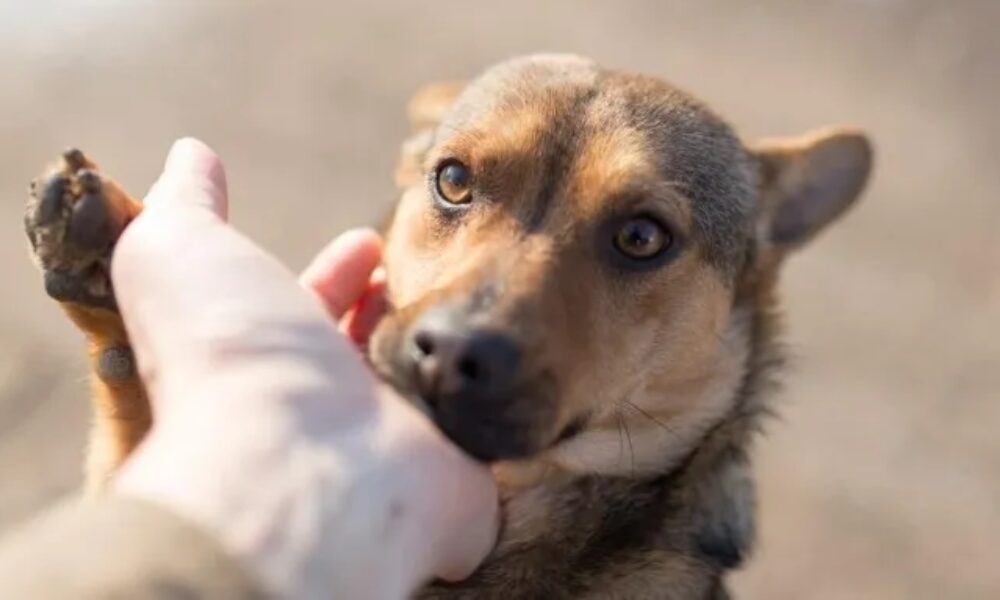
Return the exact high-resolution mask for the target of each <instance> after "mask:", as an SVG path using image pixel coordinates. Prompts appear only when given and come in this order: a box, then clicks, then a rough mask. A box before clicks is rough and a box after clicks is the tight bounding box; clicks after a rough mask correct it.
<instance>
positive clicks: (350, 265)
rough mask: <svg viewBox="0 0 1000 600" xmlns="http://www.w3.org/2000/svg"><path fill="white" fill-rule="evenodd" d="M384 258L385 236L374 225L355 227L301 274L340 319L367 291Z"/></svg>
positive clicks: (302, 278) (304, 282) (301, 277)
mask: <svg viewBox="0 0 1000 600" xmlns="http://www.w3.org/2000/svg"><path fill="white" fill-rule="evenodd" d="M381 261H382V239H381V238H380V237H379V235H378V234H377V233H375V232H374V231H372V230H371V229H352V230H349V231H346V232H344V233H342V234H340V235H339V236H337V238H336V239H334V240H333V241H332V242H331V243H330V244H329V245H327V247H326V248H324V249H323V250H321V251H320V253H319V254H318V255H317V256H316V258H315V259H313V261H312V263H310V265H309V266H308V267H306V268H305V270H304V271H303V272H302V275H300V276H299V283H301V284H302V285H303V286H305V287H306V288H309V289H311V290H313V291H314V292H316V294H317V295H318V296H319V298H320V300H321V301H322V302H323V305H324V306H325V307H326V310H327V312H329V313H330V315H331V316H332V317H333V318H334V320H340V319H341V318H342V317H343V316H344V315H345V314H346V313H347V311H348V310H350V309H351V307H353V306H354V305H355V304H356V303H357V302H358V300H360V299H361V297H362V296H363V295H364V294H365V291H366V290H367V289H368V287H369V279H370V278H371V275H372V272H373V271H374V270H375V268H376V267H378V265H379V263H380V262H381Z"/></svg>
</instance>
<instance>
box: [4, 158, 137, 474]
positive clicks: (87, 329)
mask: <svg viewBox="0 0 1000 600" xmlns="http://www.w3.org/2000/svg"><path fill="white" fill-rule="evenodd" d="M140 210H142V205H141V204H140V203H139V202H138V201H136V200H134V199H133V198H132V197H130V196H129V195H128V194H127V193H126V192H125V191H124V190H122V188H121V187H120V186H119V185H118V184H117V183H115V182H114V181H112V180H111V179H109V178H107V177H105V176H103V175H102V174H101V173H100V172H99V171H98V169H97V165H95V164H94V163H93V162H91V161H90V159H89V158H87V157H86V156H84V154H83V153H82V152H80V151H79V150H67V151H66V152H64V153H63V155H62V157H61V158H60V159H59V161H58V162H57V163H56V164H54V165H53V166H52V167H50V168H49V169H48V170H47V171H46V172H45V174H44V175H43V176H42V177H40V178H38V179H36V180H35V181H34V182H32V184H31V197H30V199H29V201H28V205H27V210H26V213H25V217H24V224H25V230H26V232H27V234H28V239H29V241H30V242H31V250H32V253H33V254H34V256H35V259H36V261H37V263H38V265H39V266H40V267H41V269H42V272H43V275H44V279H45V291H46V292H47V293H48V295H49V296H51V297H52V298H54V299H55V300H56V301H58V302H59V303H60V305H61V306H62V308H63V310H64V311H66V314H67V315H69V318H70V319H72V320H73V322H74V323H75V324H76V326H77V327H79V328H80V330H81V331H82V332H83V334H84V335H85V336H86V338H87V345H88V351H89V355H90V365H91V381H92V387H93V405H94V423H93V427H92V430H91V436H90V448H89V450H88V456H87V465H86V488H87V491H88V492H95V491H97V490H100V489H101V488H102V487H103V486H104V484H105V483H106V482H107V481H108V479H109V477H110V475H111V474H112V473H113V472H114V471H115V469H116V468H117V467H118V466H119V465H120V464H121V462H122V460H123V459H124V458H125V457H126V456H128V454H129V452H131V451H132V449H133V448H135V446H136V445H137V444H138V443H139V441H140V440H141V439H142V437H143V436H144V435H145V433H146V431H147V430H148V429H149V426H150V422H151V415H150V410H149V402H148V400H147V397H146V391H145V389H144V388H143V386H142V382H141V381H140V380H139V377H138V374H137V373H136V369H135V362H134V360H133V357H132V351H131V349H130V347H129V341H128V336H127V335H126V332H125V328H124V326H123V324H122V320H121V316H120V315H119V314H118V310H117V305H116V303H115V297H114V291H113V289H112V286H111V279H110V277H109V268H110V264H111V252H112V250H113V248H114V245H115V242H116V241H117V240H118V237H119V236H120V235H121V232H122V231H123V230H124V228H125V226H126V225H127V224H128V222H129V221H131V220H132V219H133V218H134V217H135V216H136V215H138V214H139V211H140Z"/></svg>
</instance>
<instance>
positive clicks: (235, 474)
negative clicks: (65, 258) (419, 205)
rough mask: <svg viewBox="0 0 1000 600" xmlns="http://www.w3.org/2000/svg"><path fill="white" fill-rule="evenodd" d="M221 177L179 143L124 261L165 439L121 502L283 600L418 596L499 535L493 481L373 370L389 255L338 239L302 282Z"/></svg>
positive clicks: (137, 344) (355, 235) (127, 476)
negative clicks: (185, 532) (214, 551)
mask: <svg viewBox="0 0 1000 600" xmlns="http://www.w3.org/2000/svg"><path fill="white" fill-rule="evenodd" d="M227 202H228V199H227V194H226V184H225V174H224V171H223V167H222V163H221V162H220V160H219V158H218V157H217V156H216V155H215V153H214V152H212V151H211V150H210V149H209V148H208V147H207V146H205V145H204V144H202V143H200V142H197V141H195V140H181V141H179V142H178V143H177V144H175V145H174V148H173V149H172V150H171V153H170V156H169V157H168V159H167V163H166V166H165V168H164V172H163V175H162V176H161V177H160V179H159V181H158V182H157V183H156V185H154V187H153V189H152V190H151V191H150V193H149V195H148V196H147V197H146V200H145V209H144V211H143V212H142V214H141V215H140V216H139V217H138V218H136V219H135V221H134V222H133V223H132V224H131V225H129V227H128V229H127V230H126V231H125V233H124V234H123V235H122V237H121V239H120V241H119V242H118V245H117V248H116V250H115V255H114V261H113V263H112V279H113V282H114V286H115V290H116V295H117V300H118V304H119V307H120V310H121V314H122V317H123V319H124V322H125V325H126V328H127V330H128V333H129V337H130V340H131V343H132V347H133V350H134V352H135V356H136V360H137V363H138V366H139V371H140V374H141V376H142V379H143V381H144V384H145V385H146V388H147V389H148V391H149V395H150V399H151V403H152V408H153V413H154V425H153V428H152V430H151V432H150V434H149V435H148V436H147V438H146V439H145V441H144V442H143V443H142V444H141V446H140V447H139V448H138V450H137V451H136V452H135V453H134V454H133V455H132V456H131V457H130V458H129V460H128V461H127V463H126V464H125V466H124V467H123V469H122V471H121V472H120V474H119V475H118V477H117V479H116V481H115V483H114V491H115V493H118V494H124V495H128V496H133V497H140V498H143V499H147V500H149V501H152V502H155V503H158V504H160V505H162V506H165V507H166V508H168V509H170V510H172V511H174V512H175V513H176V514H178V515H181V516H183V517H187V518H188V519H190V520H191V521H193V522H195V523H197V524H199V525H200V526H201V527H202V528H204V529H205V530H206V531H208V532H210V533H212V534H213V535H215V536H216V537H217V538H218V539H219V541H220V542H221V543H222V544H223V546H224V547H225V548H226V549H228V550H229V552H230V553H231V554H232V555H233V556H235V557H237V559H238V560H240V561H242V563H243V564H244V565H245V566H246V568H247V570H248V571H249V572H251V573H253V574H255V575H257V576H258V577H259V579H260V581H261V583H262V584H263V585H264V587H265V588H266V589H267V590H268V591H269V592H271V593H272V594H274V595H275V596H278V597H286V598H328V597H330V593H331V590H336V595H337V597H338V598H403V597H405V596H407V595H408V594H409V593H410V592H412V591H413V590H415V589H416V588H417V587H418V586H420V584H422V583H424V582H425V581H427V580H428V579H430V578H432V577H434V576H438V577H443V578H446V579H460V578H463V577H465V576H467V575H468V574H469V573H471V571H472V570H474V569H475V567H476V566H477V565H478V564H479V562H480V561H481V560H482V559H483V558H484V557H485V556H486V555H487V554H488V553H489V551H490V550H491V549H492V546H493V544H494V542H495V539H496V531H497V521H498V508H497V500H496V487H495V484H494V482H493V479H492V477H491V476H490V473H489V471H488V470H487V469H486V468H485V467H483V466H481V465H479V464H476V463H474V462H473V461H471V460H470V459H468V458H467V457H466V456H465V455H464V454H463V453H462V452H461V451H460V450H458V449H457V448H455V447H454V446H453V445H451V444H450V443H449V442H448V441H447V440H446V439H445V438H444V437H443V436H442V435H441V434H440V433H439V432H438V430H437V428H436V427H435V426H434V425H433V424H432V423H431V422H430V421H429V420H427V419H426V418H425V417H424V416H423V415H422V414H421V413H419V412H418V411H417V410H415V409H414V408H413V407H411V406H410V405H409V404H407V403H406V402H405V401H403V400H402V399H401V398H400V397H398V396H397V395H396V394H394V393H393V392H392V390H390V389H388V388H386V387H385V386H383V385H381V384H379V383H378V382H376V381H375V379H374V378H373V377H372V376H371V375H370V373H369V371H368V369H367V367H366V366H365V364H364V361H363V359H362V356H361V354H360V353H359V352H358V351H357V349H356V347H354V345H353V344H352V342H351V341H349V340H348V338H347V337H345V335H343V334H342V333H340V331H347V332H348V333H349V334H350V337H351V338H354V340H355V341H361V342H363V341H364V338H365V337H366V335H367V333H368V332H370V330H371V327H372V326H373V324H374V322H375V320H377V317H378V313H379V311H380V310H381V307H380V303H379V301H378V289H379V286H380V283H379V275H378V273H377V269H376V267H377V265H378V264H379V263H380V260H381V254H380V253H381V245H380V240H379V238H378V236H377V235H375V234H374V233H372V232H369V231H353V232H348V233H347V234H344V235H343V236H341V237H340V238H338V239H337V240H335V241H334V242H333V243H332V244H331V245H330V246H329V247H328V248H326V249H325V250H324V251H323V252H321V253H320V254H319V256H318V257H317V258H316V259H315V261H314V262H313V264H312V265H310V266H309V267H308V268H307V269H306V270H305V272H304V273H303V275H302V276H301V277H300V278H299V280H298V281H296V278H295V277H294V276H293V275H292V274H291V273H290V272H289V271H288V270H287V269H286V268H285V267H283V266H282V265H281V264H280V263H279V262H278V261H277V260H275V259H274V258H272V257H271V256H269V255H268V254H267V253H266V252H264V251H263V250H261V249H260V248H258V247H257V246H255V245H254V244H253V243H252V242H250V241H249V240H248V239H247V238H245V237H243V236H242V235H241V234H239V233H238V232H237V231H236V230H235V229H233V228H232V227H230V226H229V225H228V224H227V223H226V221H225V218H226V213H227Z"/></svg>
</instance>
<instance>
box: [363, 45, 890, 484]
mask: <svg viewBox="0 0 1000 600" xmlns="http://www.w3.org/2000/svg"><path fill="white" fill-rule="evenodd" d="M411 117H412V118H413V120H414V122H415V124H416V126H417V133H416V135H415V136H414V138H413V139H411V140H410V141H409V142H407V144H406V146H405V147H404V152H403V160H402V163H401V165H400V167H399V170H398V172H397V179H398V181H399V183H400V185H401V187H402V188H403V190H404V191H403V195H402V199H401V201H400V203H399V205H398V207H397V209H396V212H395V215H394V218H393V221H392V224H391V226H390V228H389V230H388V234H387V246H386V256H385V260H386V267H387V272H388V276H389V279H388V289H389V293H390V300H391V301H392V303H393V305H394V306H395V310H394V312H392V314H390V316H389V317H387V318H386V319H385V320H384V321H383V323H382V324H381V325H380V327H379V330H378V331H377V332H376V335H375V337H374V338H373V342H372V352H373V360H374V362H375V364H376V366H377V368H379V370H380V371H381V372H382V373H384V374H385V375H386V376H387V377H388V378H389V379H390V380H391V381H393V382H394V383H395V385H397V386H398V387H399V388H400V389H401V390H404V391H405V392H408V393H410V394H411V395H413V396H415V397H419V398H420V399H421V400H422V401H423V402H424V403H425V404H426V406H427V407H428V409H429V411H430V413H431V414H432V415H433V417H434V419H435V420H436V422H437V423H438V425H439V426H440V427H441V429H442V430H443V431H444V432H445V433H446V434H447V435H448V436H450V437H451V438H452V439H453V440H454V441H455V442H457V443H458V444H459V445H460V446H461V447H463V448H464V449H465V450H467V451H468V452H469V453H471V454H472V455H474V456H476V457H478V458H480V459H484V460H497V459H514V458H525V457H529V456H535V455H542V454H545V455H548V456H550V457H552V458H553V460H557V461H561V462H563V463H564V464H565V465H568V466H570V467H576V468H580V469H586V470H598V471H602V470H603V471H608V470H614V467H613V466H612V465H611V461H612V458H611V457H612V455H614V456H615V457H616V458H615V459H616V460H619V459H621V457H622V444H623V443H625V442H624V440H623V438H622V436H621V433H622V432H621V429H620V428H621V426H622V424H623V423H625V424H627V423H629V422H638V421H645V422H647V424H649V425H653V424H655V425H656V426H655V427H651V428H649V431H648V434H649V438H648V439H645V438H642V435H644V434H643V431H646V430H645V429H644V428H641V427H640V428H639V431H638V433H636V434H633V433H629V436H630V438H635V437H637V436H638V437H639V438H640V439H629V441H628V443H629V445H630V446H633V448H632V449H631V452H632V458H631V461H630V460H629V458H628V454H629V450H628V449H626V450H625V451H624V464H625V465H626V468H628V464H629V462H631V468H633V469H635V468H637V466H638V467H643V466H649V467H654V466H655V465H653V464H650V465H646V464H645V463H646V462H658V461H661V460H664V459H665V456H664V454H663V453H664V452H667V453H669V448H668V447H672V446H671V445H672V444H676V442H677V440H678V439H679V438H683V437H684V436H686V435H689V434H692V435H693V434H694V433H697V432H698V431H703V430H704V428H705V427H707V426H708V425H709V424H710V423H711V422H712V421H713V420H715V419H718V418H719V417H720V415H722V414H724V413H725V411H726V410H727V408H728V407H729V406H731V403H732V397H733V395H734V394H735V389H736V387H737V386H738V383H739V380H740V378H741V377H742V376H743V372H744V370H745V363H746V358H747V352H749V349H748V348H747V347H746V344H747V340H746V339H745V338H746V334H745V331H744V328H741V326H740V325H739V318H738V315H737V314H736V313H737V312H738V311H737V309H736V307H737V302H736V298H737V296H738V291H737V290H738V289H739V288H740V286H741V285H742V283H743V282H744V281H745V280H747V279H748V278H750V277H753V278H754V279H760V278H761V277H762V275H764V276H766V275H767V274H769V273H771V272H773V271H774V270H775V269H776V267H777V265H778V264H779V263H780V259H781V257H782V256H784V255H785V253H786V252H787V251H788V250H790V249H793V248H796V247H798V246H800V245H802V244H803V243H804V242H806V241H807V240H809V239H810V238H812V237H813V236H814V235H815V234H816V233H817V232H818V231H819V230H820V229H822V228H823V226H825V225H826V224H828V223H829V222H830V221H832V220H833V219H834V218H835V217H837V216H838V215H840V214H841V213H842V212H844V210H845V209H847V208H848V207H849V206H850V205H851V204H852V202H853V201H854V199H855V198H856V197H857V196H858V194H859V192H860V191H861V189H862V187H863V185H864V182H865V179H866V177H867V175H868V171H869V165H870V160H871V152H870V148H869V145H868V142H867V141H866V139H865V138H864V136H862V135H861V134H859V133H856V132H852V131H846V130H827V131H822V132H818V133H814V134H812V135H809V136H806V137H803V138H800V139H795V140H786V141H776V142H770V143H767V144H762V145H758V146H754V147H747V146H744V144H742V143H741V142H740V140H739V139H738V138H737V137H736V136H735V135H734V134H733V132H732V131H731V130H730V128H729V127H728V126H727V125H726V123H724V122H723V121H722V120H721V119H719V118H718V117H717V116H715V115H714V114H713V113H712V112H711V111H709V110H708V109H707V108H706V107H705V106H704V105H702V104H701V103H699V102H698V101H696V100H694V99H693V98H691V97H690V96H688V95H687V94H685V93H683V92H681V91H679V90H678V89H676V88H674V87H672V86H670V85H668V84H666V83H664V82H662V81H659V80H656V79H652V78H648V77H643V76H637V75H632V74H625V73H620V72H616V71H609V70H604V69H601V68H600V67H598V66H596V65H595V64H593V63H592V62H590V61H587V60H584V59H580V58H577V57H572V56H538V57H530V58H527V59H518V60H514V61H511V62H507V63H503V64H501V65H499V66H497V67H494V68H492V69H490V70H489V71H487V72H486V73H485V74H484V75H482V76H481V77H480V78H478V79H476V80H475V81H473V82H471V83H470V84H468V85H464V86H463V85H438V86H431V87H430V88H428V89H427V90H425V91H424V92H422V93H421V94H418V96H417V97H416V98H415V99H414V101H413V103H412V104H411ZM640 444H645V445H646V446H649V448H648V451H647V450H642V449H639V448H635V447H634V445H640ZM644 448H645V446H644ZM637 461H638V463H640V464H638V465H637Z"/></svg>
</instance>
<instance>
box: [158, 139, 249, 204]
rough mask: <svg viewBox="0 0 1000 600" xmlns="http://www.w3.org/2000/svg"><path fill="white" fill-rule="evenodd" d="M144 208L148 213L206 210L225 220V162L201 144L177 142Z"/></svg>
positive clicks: (226, 201) (192, 140)
mask: <svg viewBox="0 0 1000 600" xmlns="http://www.w3.org/2000/svg"><path fill="white" fill-rule="evenodd" d="M145 206H146V209H147V210H149V209H153V210H160V209H161V208H180V207H194V208H203V209H207V210H209V211H210V212H212V213H214V214H215V215H216V216H218V217H220V218H221V219H223V220H226V218H227V217H228V212H229V202H228V192H227V185H226V171H225V169H224V168H223V166H222V159H220V158H219V156H218V155H217V154H216V153H215V152H214V151H213V150H212V149H211V148H209V147H208V146H207V145H206V144H205V143H204V142H202V141H199V140H196V139H194V138H181V139H179V140H177V141H176V142H174V145H173V146H172V147H171V148H170V152H169V154H167V160H166V162H165V163H164V165H163V173H162V174H161V175H160V178H159V180H157V182H156V183H155V184H153V187H152V188H151V189H150V190H149V193H148V194H147V195H146V201H145Z"/></svg>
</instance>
